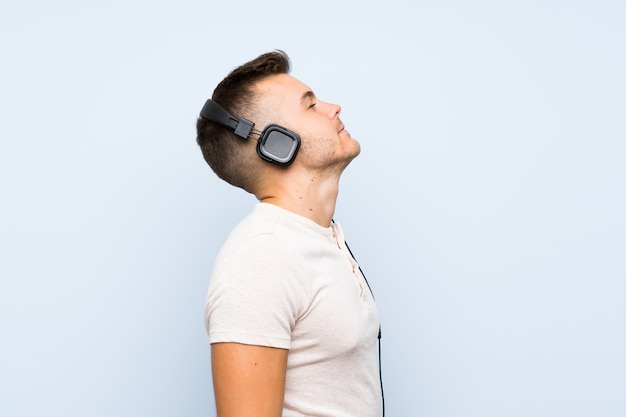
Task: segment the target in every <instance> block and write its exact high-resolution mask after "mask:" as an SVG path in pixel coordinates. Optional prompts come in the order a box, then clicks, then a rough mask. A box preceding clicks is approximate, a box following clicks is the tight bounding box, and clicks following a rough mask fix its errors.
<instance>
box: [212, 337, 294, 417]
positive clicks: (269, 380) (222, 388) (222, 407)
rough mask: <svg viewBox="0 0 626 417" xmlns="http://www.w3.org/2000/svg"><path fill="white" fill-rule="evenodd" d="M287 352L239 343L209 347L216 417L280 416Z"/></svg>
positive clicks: (215, 344) (218, 344)
mask: <svg viewBox="0 0 626 417" xmlns="http://www.w3.org/2000/svg"><path fill="white" fill-rule="evenodd" d="M288 352H289V351H288V350H287V349H277V348H271V347H265V346H255V345H243V344H240V343H214V344H212V345H211V367H212V370H213V388H214V390H215V405H216V408H217V416H218V417H242V416H245V417H280V416H281V415H282V412H283V400H284V396H285V374H286V372H287V353H288Z"/></svg>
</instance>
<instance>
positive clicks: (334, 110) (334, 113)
mask: <svg viewBox="0 0 626 417" xmlns="http://www.w3.org/2000/svg"><path fill="white" fill-rule="evenodd" d="M340 113H341V106H340V105H339V104H331V103H329V112H328V115H329V116H330V118H331V119H334V118H335V117H339V114H340Z"/></svg>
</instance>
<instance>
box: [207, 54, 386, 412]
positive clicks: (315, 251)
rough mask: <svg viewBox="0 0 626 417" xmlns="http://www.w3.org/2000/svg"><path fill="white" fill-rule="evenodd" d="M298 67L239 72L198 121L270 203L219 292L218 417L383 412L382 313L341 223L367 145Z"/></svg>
mask: <svg viewBox="0 0 626 417" xmlns="http://www.w3.org/2000/svg"><path fill="white" fill-rule="evenodd" d="M289 69H290V63H289V58H288V57H287V55H286V54H285V53H283V52H281V51H276V52H272V53H267V54H263V55H261V56H259V57H258V58H256V59H254V60H252V61H250V62H248V63H246V64H244V65H242V66H240V67H239V68H236V69H235V70H233V71H232V72H231V73H230V74H229V75H228V76H227V77H226V78H225V79H224V80H223V81H222V82H221V83H220V84H219V85H218V86H217V88H216V89H215V91H214V93H213V96H212V99H211V100H208V101H207V103H206V104H205V106H204V108H203V109H202V112H201V117H200V118H199V120H198V123H197V132H198V137H197V141H198V144H199V145H200V147H201V149H202V153H203V155H204V158H205V159H206V161H207V162H208V164H209V165H210V166H211V168H212V169H213V170H214V171H215V173H216V174H217V175H218V176H219V177H220V178H222V179H224V180H225V181H227V182H229V183H230V184H232V185H234V186H237V187H241V188H243V189H244V190H246V191H248V192H250V193H252V194H254V195H255V196H256V198H257V199H258V200H259V203H257V204H256V206H255V207H254V209H253V210H252V212H251V213H250V214H249V215H248V216H247V217H246V218H245V219H244V220H243V221H242V222H241V223H240V224H239V225H237V227H236V228H235V229H234V230H233V231H232V233H231V234H230V236H229V237H228V239H227V241H226V242H225V244H224V246H223V247H222V249H221V251H220V253H219V255H218V257H217V259H216V261H215V265H214V270H213V273H212V276H211V280H210V284H209V291H208V296H207V306H206V326H207V330H208V333H209V339H210V343H211V363H212V372H213V385H214V390H215V403H216V407H217V415H218V417H231V416H233V417H235V416H236V417H256V416H263V417H266V416H267V417H270V416H271V417H279V416H283V417H295V416H321V417H331V416H332V417H348V416H350V417H370V416H378V415H379V412H380V387H379V385H378V384H379V382H378V367H377V363H376V355H375V348H376V340H377V336H378V334H379V321H378V313H377V310H376V306H375V304H374V300H373V297H372V295H371V293H370V291H369V289H368V285H367V282H366V281H365V279H364V277H363V275H362V274H361V272H360V269H359V267H358V265H357V263H356V261H355V260H354V259H353V257H352V256H351V254H350V252H349V249H348V248H347V247H346V244H345V242H344V239H343V233H342V230H341V227H340V226H339V224H337V223H334V222H333V220H332V218H333V213H334V210H335V203H336V200H337V193H338V185H339V177H340V176H341V173H342V172H343V170H344V169H345V168H346V166H347V165H348V164H349V163H350V161H352V159H354V158H355V157H356V156H357V155H358V154H359V152H360V145H359V143H358V142H357V141H356V140H354V139H353V138H352V137H351V136H350V133H349V132H348V131H347V130H346V129H345V127H344V125H343V123H342V122H341V120H340V119H339V114H340V112H341V108H340V107H339V106H338V105H336V104H330V103H326V102H323V101H321V100H320V99H318V98H317V97H316V96H315V94H314V93H313V92H312V90H311V89H310V88H309V87H308V86H306V85H305V84H303V83H302V82H300V81H299V80H297V79H296V78H294V77H292V76H290V75H289V74H288V73H289Z"/></svg>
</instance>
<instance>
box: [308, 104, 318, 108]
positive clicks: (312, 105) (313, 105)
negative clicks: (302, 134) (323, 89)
mask: <svg viewBox="0 0 626 417" xmlns="http://www.w3.org/2000/svg"><path fill="white" fill-rule="evenodd" d="M316 104H317V103H313V104H311V105H310V106H309V109H312V108H313V107H315V105H316Z"/></svg>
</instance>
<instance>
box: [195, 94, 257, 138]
mask: <svg viewBox="0 0 626 417" xmlns="http://www.w3.org/2000/svg"><path fill="white" fill-rule="evenodd" d="M200 117H202V118H204V119H209V120H211V121H213V122H215V123H218V124H220V125H222V126H224V127H227V128H229V129H232V130H234V131H235V135H237V136H239V137H240V138H243V139H248V136H250V132H251V131H252V128H253V127H254V123H252V122H251V121H250V120H248V119H243V118H241V119H238V118H237V117H235V116H233V114H232V113H231V112H229V111H228V110H226V109H225V108H224V107H222V106H220V105H219V104H217V103H216V102H214V101H213V100H211V99H208V100H207V101H206V103H204V107H202V110H200Z"/></svg>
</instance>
